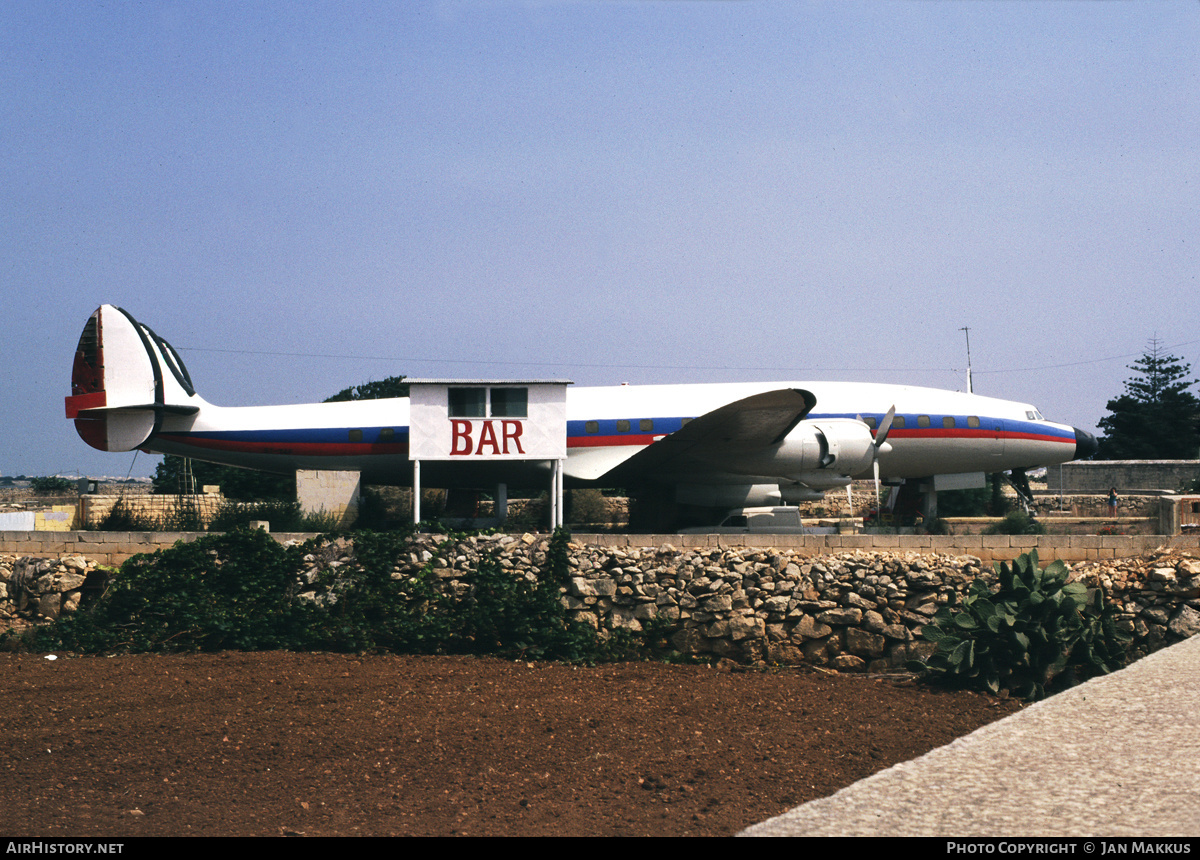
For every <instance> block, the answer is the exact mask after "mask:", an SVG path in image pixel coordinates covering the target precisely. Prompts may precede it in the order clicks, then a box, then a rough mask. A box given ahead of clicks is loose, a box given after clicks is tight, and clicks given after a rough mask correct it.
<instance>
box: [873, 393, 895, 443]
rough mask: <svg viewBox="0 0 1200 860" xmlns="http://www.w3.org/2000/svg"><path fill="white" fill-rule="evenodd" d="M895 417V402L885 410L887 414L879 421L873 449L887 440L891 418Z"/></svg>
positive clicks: (890, 427)
mask: <svg viewBox="0 0 1200 860" xmlns="http://www.w3.org/2000/svg"><path fill="white" fill-rule="evenodd" d="M895 417H896V404H894V403H893V404H892V408H891V409H889V410H888V411H887V415H884V416H883V420H882V421H880V422H879V429H878V430H876V431H875V449H876V450H878V449H880V448H882V447H883V443H884V442H886V441H887V435H888V433H889V432H891V429H892V419H893V418H895Z"/></svg>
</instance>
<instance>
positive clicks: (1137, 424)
mask: <svg viewBox="0 0 1200 860" xmlns="http://www.w3.org/2000/svg"><path fill="white" fill-rule="evenodd" d="M1129 369H1130V370H1132V371H1135V372H1136V373H1137V376H1134V377H1133V378H1131V379H1127V380H1126V381H1125V393H1124V394H1122V395H1121V396H1120V397H1117V398H1115V399H1113V400H1110V401H1108V411H1109V413H1110V414H1109V415H1107V416H1105V417H1104V418H1101V419H1100V429H1101V430H1103V431H1104V437H1103V438H1102V439H1101V440H1100V450H1099V451H1098V452H1097V453H1096V459H1098V460H1194V459H1196V458H1197V457H1200V398H1197V397H1196V396H1195V395H1194V394H1192V393H1191V392H1190V391H1189V390H1188V389H1189V388H1191V387H1192V386H1193V385H1195V384H1196V380H1194V379H1191V378H1190V375H1191V370H1192V368H1191V365H1189V364H1187V363H1185V362H1184V361H1183V360H1182V359H1181V358H1179V357H1178V356H1175V355H1168V354H1166V353H1165V352H1164V351H1163V348H1162V344H1161V343H1160V342H1159V341H1158V339H1157V338H1154V339H1151V341H1150V344H1149V346H1148V347H1147V351H1146V353H1145V354H1144V355H1143V356H1142V357H1141V358H1139V359H1138V360H1137V361H1135V362H1134V363H1133V364H1131V365H1129Z"/></svg>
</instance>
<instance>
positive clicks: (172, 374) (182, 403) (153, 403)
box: [66, 305, 203, 451]
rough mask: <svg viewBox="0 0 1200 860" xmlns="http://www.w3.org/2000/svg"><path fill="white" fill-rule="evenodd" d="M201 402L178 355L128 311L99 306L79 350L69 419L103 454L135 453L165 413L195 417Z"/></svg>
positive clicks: (159, 424)
mask: <svg viewBox="0 0 1200 860" xmlns="http://www.w3.org/2000/svg"><path fill="white" fill-rule="evenodd" d="M202 403H203V400H201V398H200V397H199V396H198V395H197V394H196V391H195V389H194V388H193V387H192V379H191V376H189V375H188V372H187V368H186V367H184V364H183V360H182V359H181V358H180V357H179V354H178V353H177V352H176V351H175V349H174V348H173V347H172V346H171V345H170V344H169V343H167V342H166V341H165V340H163V339H162V338H161V337H159V336H158V335H156V334H155V333H154V332H153V331H151V330H150V329H149V328H148V327H146V326H144V325H142V324H141V323H139V322H138V321H137V320H135V319H134V318H133V317H132V316H130V315H129V313H127V312H126V311H124V310H122V309H121V308H117V307H113V306H112V305H101V306H100V307H99V308H97V309H96V312H95V313H93V314H92V316H91V317H90V318H89V319H88V321H87V325H86V326H84V328H83V334H82V335H80V337H79V345H78V347H76V349H75V361H74V364H73V365H72V368H71V396H70V397H68V398H67V399H66V411H67V418H72V419H74V420H75V429H76V431H77V432H78V433H79V436H80V438H82V439H83V441H85V442H87V443H88V444H89V445H91V446H92V447H93V448H96V449H98V450H100V451H132V450H133V449H134V448H137V447H139V446H140V445H142V444H144V443H145V442H146V440H148V439H149V438H150V437H151V436H153V435H154V434H155V433H156V432H157V431H158V429H159V427H161V425H162V420H163V416H164V415H165V414H167V413H175V414H183V415H188V414H194V413H196V412H198V411H199V410H200V405H201V404H202Z"/></svg>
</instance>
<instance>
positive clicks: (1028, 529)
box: [983, 511, 1046, 535]
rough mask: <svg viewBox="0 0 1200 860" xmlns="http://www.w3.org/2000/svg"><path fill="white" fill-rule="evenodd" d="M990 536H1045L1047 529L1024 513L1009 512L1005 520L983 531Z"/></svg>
mask: <svg viewBox="0 0 1200 860" xmlns="http://www.w3.org/2000/svg"><path fill="white" fill-rule="evenodd" d="M983 533H984V534H988V535H1044V534H1045V533H1046V527H1045V526H1044V525H1042V524H1041V523H1039V522H1038V521H1037V520H1035V519H1034V518H1033V517H1031V516H1029V514H1027V513H1025V512H1024V511H1009V512H1008V513H1007V514H1005V515H1004V519H1002V520H1000V522H998V523H995V524H994V525H990V526H988V527H987V528H986V529H984V530H983Z"/></svg>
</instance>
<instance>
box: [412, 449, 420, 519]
mask: <svg viewBox="0 0 1200 860" xmlns="http://www.w3.org/2000/svg"><path fill="white" fill-rule="evenodd" d="M420 522H421V461H420V460H413V525H414V526H415V525H417V524H418V523H420Z"/></svg>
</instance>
